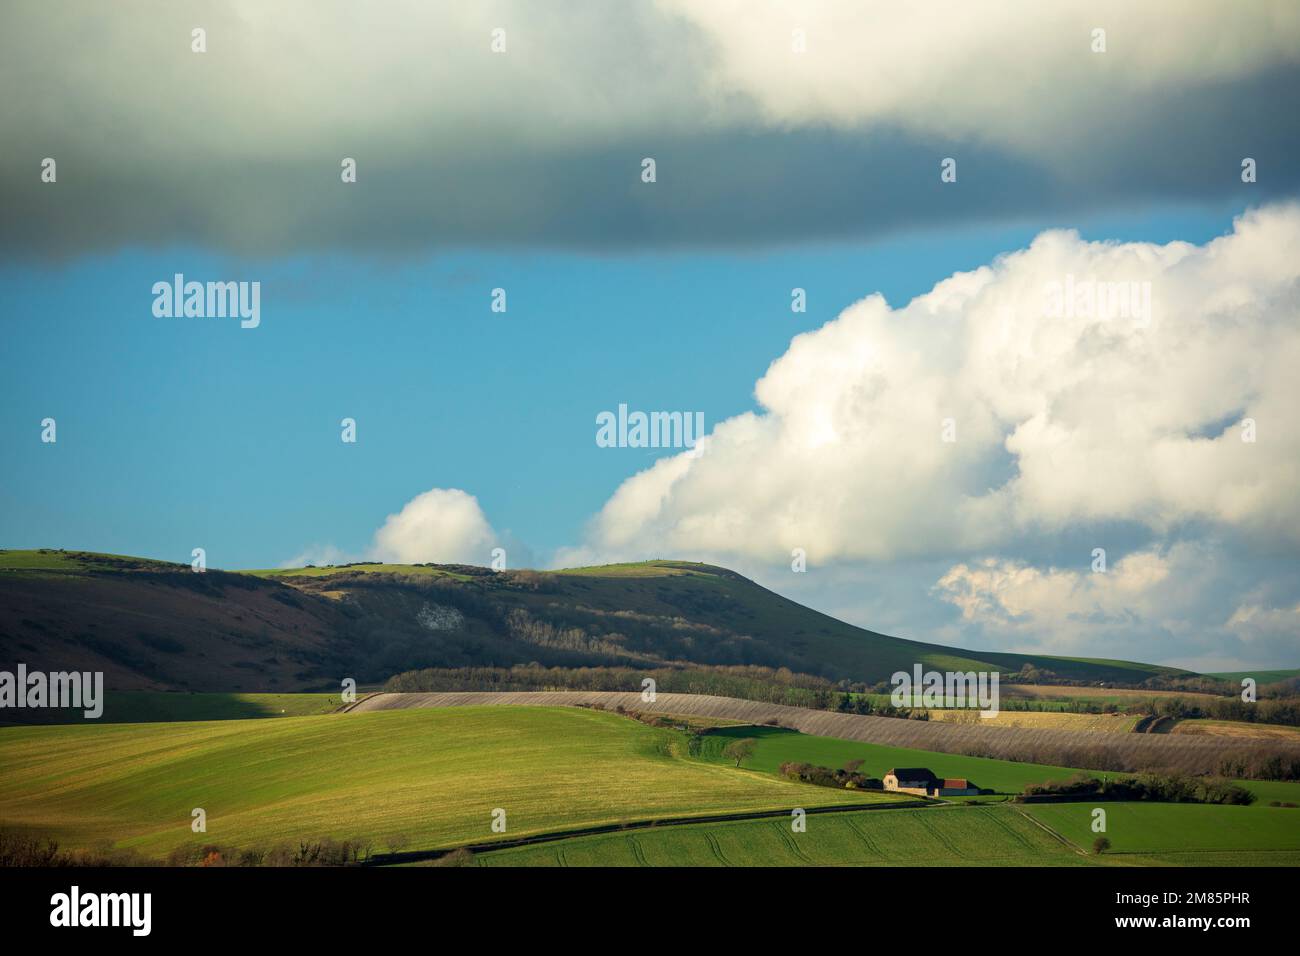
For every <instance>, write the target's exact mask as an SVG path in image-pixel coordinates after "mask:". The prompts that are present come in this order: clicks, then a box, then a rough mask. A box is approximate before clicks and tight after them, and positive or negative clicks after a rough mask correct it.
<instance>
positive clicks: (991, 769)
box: [705, 727, 1079, 793]
mask: <svg viewBox="0 0 1300 956" xmlns="http://www.w3.org/2000/svg"><path fill="white" fill-rule="evenodd" d="M744 737H752V738H754V739H755V740H756V741H758V744H757V747H756V749H755V752H754V756H753V758H752V759H750V760H748V761H746V762H745V766H746V767H750V768H752V769H754V770H759V771H763V772H767V773H777V772H778V771H779V770H780V767H781V764H783V763H787V762H789V761H797V762H802V763H810V764H815V765H817V766H821V767H830V768H831V769H835V768H838V767H842V766H844V764H845V762H846V761H849V760H862V761H864V763H863V765H862V772H863V773H865V774H867V776H871V777H882V776H884V774H885V771H887V770H888V769H889V768H890V767H928V768H930V769H931V770H933V771H934V772H935V774H936V775H938V776H940V777H966V778H967V779H969V780H972V781H974V782H975V784H976V785H978V786H979V787H982V788H984V789H986V790H994V791H997V792H998V793H1020V792H1021V791H1022V790H1023V789H1024V788H1025V784H1027V783H1040V782H1042V781H1044V780H1051V779H1057V780H1060V779H1064V778H1066V777H1070V776H1072V775H1074V774H1076V773H1079V771H1078V770H1076V769H1073V768H1070V767H1051V766H1047V765H1044V764H1035V763H1013V762H1012V761H1009V760H991V759H989V758H987V757H963V756H960V755H958V754H942V753H933V752H931V751H926V750H910V749H907V748H904V747H886V746H882V745H880V744H868V743H861V742H860V741H856V740H839V739H838V738H835V737H812V736H809V735H806V734H801V733H798V732H796V731H793V730H783V729H780V728H776V727H729V728H726V729H723V730H719V731H717V732H715V733H712V734H710V735H709V736H708V737H706V738H705V740H706V741H707V745H706V747H707V749H706V755H708V756H711V757H713V759H719V760H720V759H722V757H721V753H722V748H723V747H724V746H725V745H726V743H727V742H729V741H730V740H732V739H737V738H744Z"/></svg>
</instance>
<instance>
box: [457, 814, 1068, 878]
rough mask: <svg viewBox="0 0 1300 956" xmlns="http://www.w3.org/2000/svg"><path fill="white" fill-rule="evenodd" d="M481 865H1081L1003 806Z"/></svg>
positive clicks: (622, 837)
mask: <svg viewBox="0 0 1300 956" xmlns="http://www.w3.org/2000/svg"><path fill="white" fill-rule="evenodd" d="M475 862H476V863H477V864H478V865H480V866H728V865H730V866H1085V865H1087V864H1088V863H1090V862H1094V861H1092V860H1089V859H1087V858H1085V857H1083V856H1081V855H1079V854H1078V853H1075V852H1074V851H1073V850H1071V849H1070V848H1069V847H1067V846H1064V845H1063V844H1062V843H1060V842H1059V841H1058V840H1056V839H1054V838H1053V837H1052V836H1051V835H1050V834H1048V833H1046V832H1045V831H1043V830H1042V829H1041V828H1039V827H1037V826H1034V824H1033V823H1031V822H1030V821H1028V820H1026V819H1025V818H1024V816H1022V815H1020V814H1018V813H1017V812H1016V811H1015V810H1014V809H1013V808H1011V807H1007V806H995V807H938V808H932V809H923V810H867V811H854V812H850V813H834V814H824V815H813V816H809V817H808V818H807V831H806V832H804V833H793V832H791V826H790V822H789V821H788V820H746V821H741V822H735V823H711V824H691V825H684V826H673V827H663V828H655V829H653V830H638V831H635V832H632V833H617V834H605V835H601V836H594V837H578V838H574V839H570V840H563V841H560V842H557V843H550V844H538V845H536V846H527V847H518V848H512V849H507V850H495V851H493V852H491V853H484V854H479V856H478V857H476V859H475Z"/></svg>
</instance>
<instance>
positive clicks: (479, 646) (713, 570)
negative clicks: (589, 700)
mask: <svg viewBox="0 0 1300 956" xmlns="http://www.w3.org/2000/svg"><path fill="white" fill-rule="evenodd" d="M19 661H21V662H23V663H26V664H27V665H28V666H29V667H31V668H36V669H44V670H64V669H77V670H102V671H104V673H105V680H106V683H107V686H108V687H110V688H112V689H118V690H188V691H242V692H253V691H289V690H311V689H335V690H336V689H337V688H338V686H339V681H340V680H341V679H342V678H343V677H347V676H350V677H353V678H355V679H356V680H358V681H359V682H377V681H382V680H384V679H386V678H387V677H389V676H391V675H392V674H395V673H398V672H400V671H404V670H410V669H413V668H420V667H452V668H457V667H471V666H497V667H506V666H511V665H516V664H527V663H532V662H536V663H539V664H542V665H545V666H564V667H600V666H620V667H629V666H630V667H651V666H660V665H663V664H665V663H674V662H684V663H696V664H711V665H761V666H766V667H773V668H779V667H785V668H789V669H790V670H792V671H795V672H799V673H806V674H812V675H816V676H819V677H824V678H828V679H831V680H841V679H847V680H852V681H859V682H877V681H882V680H887V679H888V677H889V675H890V674H891V673H893V672H895V671H897V670H900V669H907V670H910V669H911V667H912V666H913V665H914V664H916V663H920V664H922V665H923V666H925V667H926V668H933V669H936V670H1000V671H1003V672H1011V671H1017V670H1020V669H1021V668H1022V667H1024V666H1025V665H1027V664H1028V665H1032V666H1034V667H1036V668H1038V669H1040V670H1044V671H1050V672H1052V673H1054V674H1056V675H1058V676H1059V677H1062V678H1066V679H1070V680H1075V681H1079V682H1083V683H1095V682H1101V681H1105V682H1107V683H1110V682H1119V683H1126V684H1133V685H1137V684H1141V683H1142V682H1143V681H1145V680H1148V679H1150V678H1153V677H1167V676H1177V675H1179V674H1186V672H1183V671H1178V670H1176V669H1174V668H1168V667H1158V666H1153V665H1148V664H1139V663H1132V662H1127V661H1113V660H1088V659H1075V658H1061V657H1046V656H1041V655H1027V654H1014V653H988V652H978V653H976V652H972V651H963V650H958V649H955V648H949V647H943V646H940V645H937V644H927V643H922V642H918V641H912V640H906V639H903V638H898V637H890V636H887V635H884V634H878V633H875V632H873V631H869V630H865V629H863V628H859V627H855V626H853V625H850V624H846V623H844V622H843V621H839V620H837V619H835V618H833V617H830V616H828V615H826V614H822V613H820V612H818V611H815V610H812V609H811V608H807V607H804V606H803V605H800V604H797V603H796V602H794V601H791V600H788V599H787V598H784V597H781V596H780V595H778V594H776V593H774V592H772V591H769V590H767V589H766V588H763V587H761V586H759V585H758V584H755V583H754V582H753V581H750V580H749V579H747V578H744V577H742V576H741V575H739V574H736V573H735V572H733V571H729V570H727V569H725V568H720V567H714V566H710V565H705V564H694V563H689V562H682V561H651V562H645V563H639V564H623V565H608V566H603V567H595V568H575V569H570V570H565V571H558V572H537V571H509V572H501V573H494V572H492V571H490V570H488V569H486V568H480V567H470V566H465V565H381V564H356V565H345V566H338V567H330V568H300V569H291V570H263V571H247V572H227V571H218V570H208V571H207V572H206V573H203V574H196V573H194V572H193V571H192V570H191V569H190V567H189V566H188V565H184V564H172V563H167V562H160V561H152V560H148V559H143V558H131V557H123V556H117V555H105V554H94V553H89V552H72V551H55V550H36V551H12V550H11V551H0V666H4V667H11V666H13V665H14V664H15V663H17V662H19Z"/></svg>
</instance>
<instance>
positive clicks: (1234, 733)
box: [1169, 720, 1300, 741]
mask: <svg viewBox="0 0 1300 956" xmlns="http://www.w3.org/2000/svg"><path fill="white" fill-rule="evenodd" d="M1169 732H1170V733H1171V734H1186V735H1190V736H1193V737H1195V736H1209V737H1240V738H1247V739H1258V740H1293V741H1294V740H1300V727H1289V726H1287V725H1285V724H1256V723H1247V722H1245V721H1241V720H1180V721H1178V722H1177V723H1176V724H1174V726H1173V727H1172V728H1171V729H1170V731H1169Z"/></svg>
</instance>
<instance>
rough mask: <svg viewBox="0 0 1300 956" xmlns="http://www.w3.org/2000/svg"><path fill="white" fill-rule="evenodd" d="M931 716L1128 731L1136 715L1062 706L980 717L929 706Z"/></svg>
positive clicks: (1001, 724)
mask: <svg viewBox="0 0 1300 956" xmlns="http://www.w3.org/2000/svg"><path fill="white" fill-rule="evenodd" d="M929 714H930V719H931V720H934V721H939V722H941V723H972V724H973V723H978V724H980V725H982V726H984V727H1003V728H1005V727H1030V728H1034V729H1036V730H1088V731H1100V732H1102V733H1112V734H1127V733H1129V732H1131V731H1132V730H1133V727H1134V725H1135V724H1136V723H1137V721H1138V719H1137V717H1134V716H1130V715H1126V714H1072V713H1068V712H1066V711H1061V710H1003V711H999V712H998V714H997V715H996V716H994V717H980V716H979V713H978V712H975V711H969V710H930V711H929Z"/></svg>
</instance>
